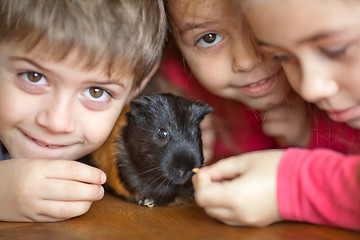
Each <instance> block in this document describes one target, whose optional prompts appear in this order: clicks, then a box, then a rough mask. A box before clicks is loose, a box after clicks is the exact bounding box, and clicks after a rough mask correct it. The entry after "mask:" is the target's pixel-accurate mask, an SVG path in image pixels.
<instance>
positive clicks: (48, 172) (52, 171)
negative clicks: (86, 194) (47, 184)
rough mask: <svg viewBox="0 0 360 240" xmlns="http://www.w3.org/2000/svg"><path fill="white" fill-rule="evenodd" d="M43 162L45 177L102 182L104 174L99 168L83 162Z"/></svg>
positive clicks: (104, 177)
mask: <svg viewBox="0 0 360 240" xmlns="http://www.w3.org/2000/svg"><path fill="white" fill-rule="evenodd" d="M45 163H46V164H44V168H43V169H44V175H45V176H46V177H47V178H59V179H68V180H74V181H79V182H86V183H93V184H103V183H105V181H106V175H105V173H104V172H103V171H101V170H100V169H97V168H95V167H91V166H88V165H86V164H84V163H80V162H76V161H67V160H51V161H46V162H45Z"/></svg>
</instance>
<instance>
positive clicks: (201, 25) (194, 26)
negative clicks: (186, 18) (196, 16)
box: [179, 21, 214, 34]
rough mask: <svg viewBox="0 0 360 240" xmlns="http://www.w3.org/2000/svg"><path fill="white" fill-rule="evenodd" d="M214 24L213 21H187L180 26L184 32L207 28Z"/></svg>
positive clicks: (182, 32) (180, 31)
mask: <svg viewBox="0 0 360 240" xmlns="http://www.w3.org/2000/svg"><path fill="white" fill-rule="evenodd" d="M211 24H214V22H213V21H208V22H202V23H185V24H184V26H183V27H181V28H179V33H180V34H184V33H185V32H188V31H191V30H193V29H197V28H205V27H206V26H208V25H211Z"/></svg>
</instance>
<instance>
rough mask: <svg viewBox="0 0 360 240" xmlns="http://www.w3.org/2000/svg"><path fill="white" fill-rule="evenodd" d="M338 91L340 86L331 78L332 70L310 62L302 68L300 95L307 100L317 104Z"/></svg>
mask: <svg viewBox="0 0 360 240" xmlns="http://www.w3.org/2000/svg"><path fill="white" fill-rule="evenodd" d="M338 90H339V86H338V84H337V82H336V80H335V78H334V77H333V76H331V69H328V68H327V67H326V66H323V65H321V64H315V63H313V64H311V63H310V62H308V63H307V64H306V65H304V66H302V79H301V86H300V94H301V95H302V97H303V98H304V99H305V100H307V101H309V102H313V103H316V102H318V101H320V100H322V99H326V98H329V97H332V96H333V95H334V94H336V93H337V92H338Z"/></svg>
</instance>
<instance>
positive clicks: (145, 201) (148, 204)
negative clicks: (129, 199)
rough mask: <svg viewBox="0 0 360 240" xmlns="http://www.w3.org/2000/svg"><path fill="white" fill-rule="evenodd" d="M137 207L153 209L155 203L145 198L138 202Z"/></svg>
mask: <svg viewBox="0 0 360 240" xmlns="http://www.w3.org/2000/svg"><path fill="white" fill-rule="evenodd" d="M138 205H140V206H144V207H153V206H155V201H154V200H152V199H148V198H145V199H141V200H139V202H138Z"/></svg>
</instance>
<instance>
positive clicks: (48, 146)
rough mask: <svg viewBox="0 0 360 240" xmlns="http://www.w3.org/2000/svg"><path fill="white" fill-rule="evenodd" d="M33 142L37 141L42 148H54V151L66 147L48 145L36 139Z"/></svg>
mask: <svg viewBox="0 0 360 240" xmlns="http://www.w3.org/2000/svg"><path fill="white" fill-rule="evenodd" d="M33 141H35V142H36V143H37V144H38V145H40V146H42V147H47V148H52V149H57V148H61V147H64V145H47V144H44V143H41V142H39V141H38V140H36V139H34V138H33Z"/></svg>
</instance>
